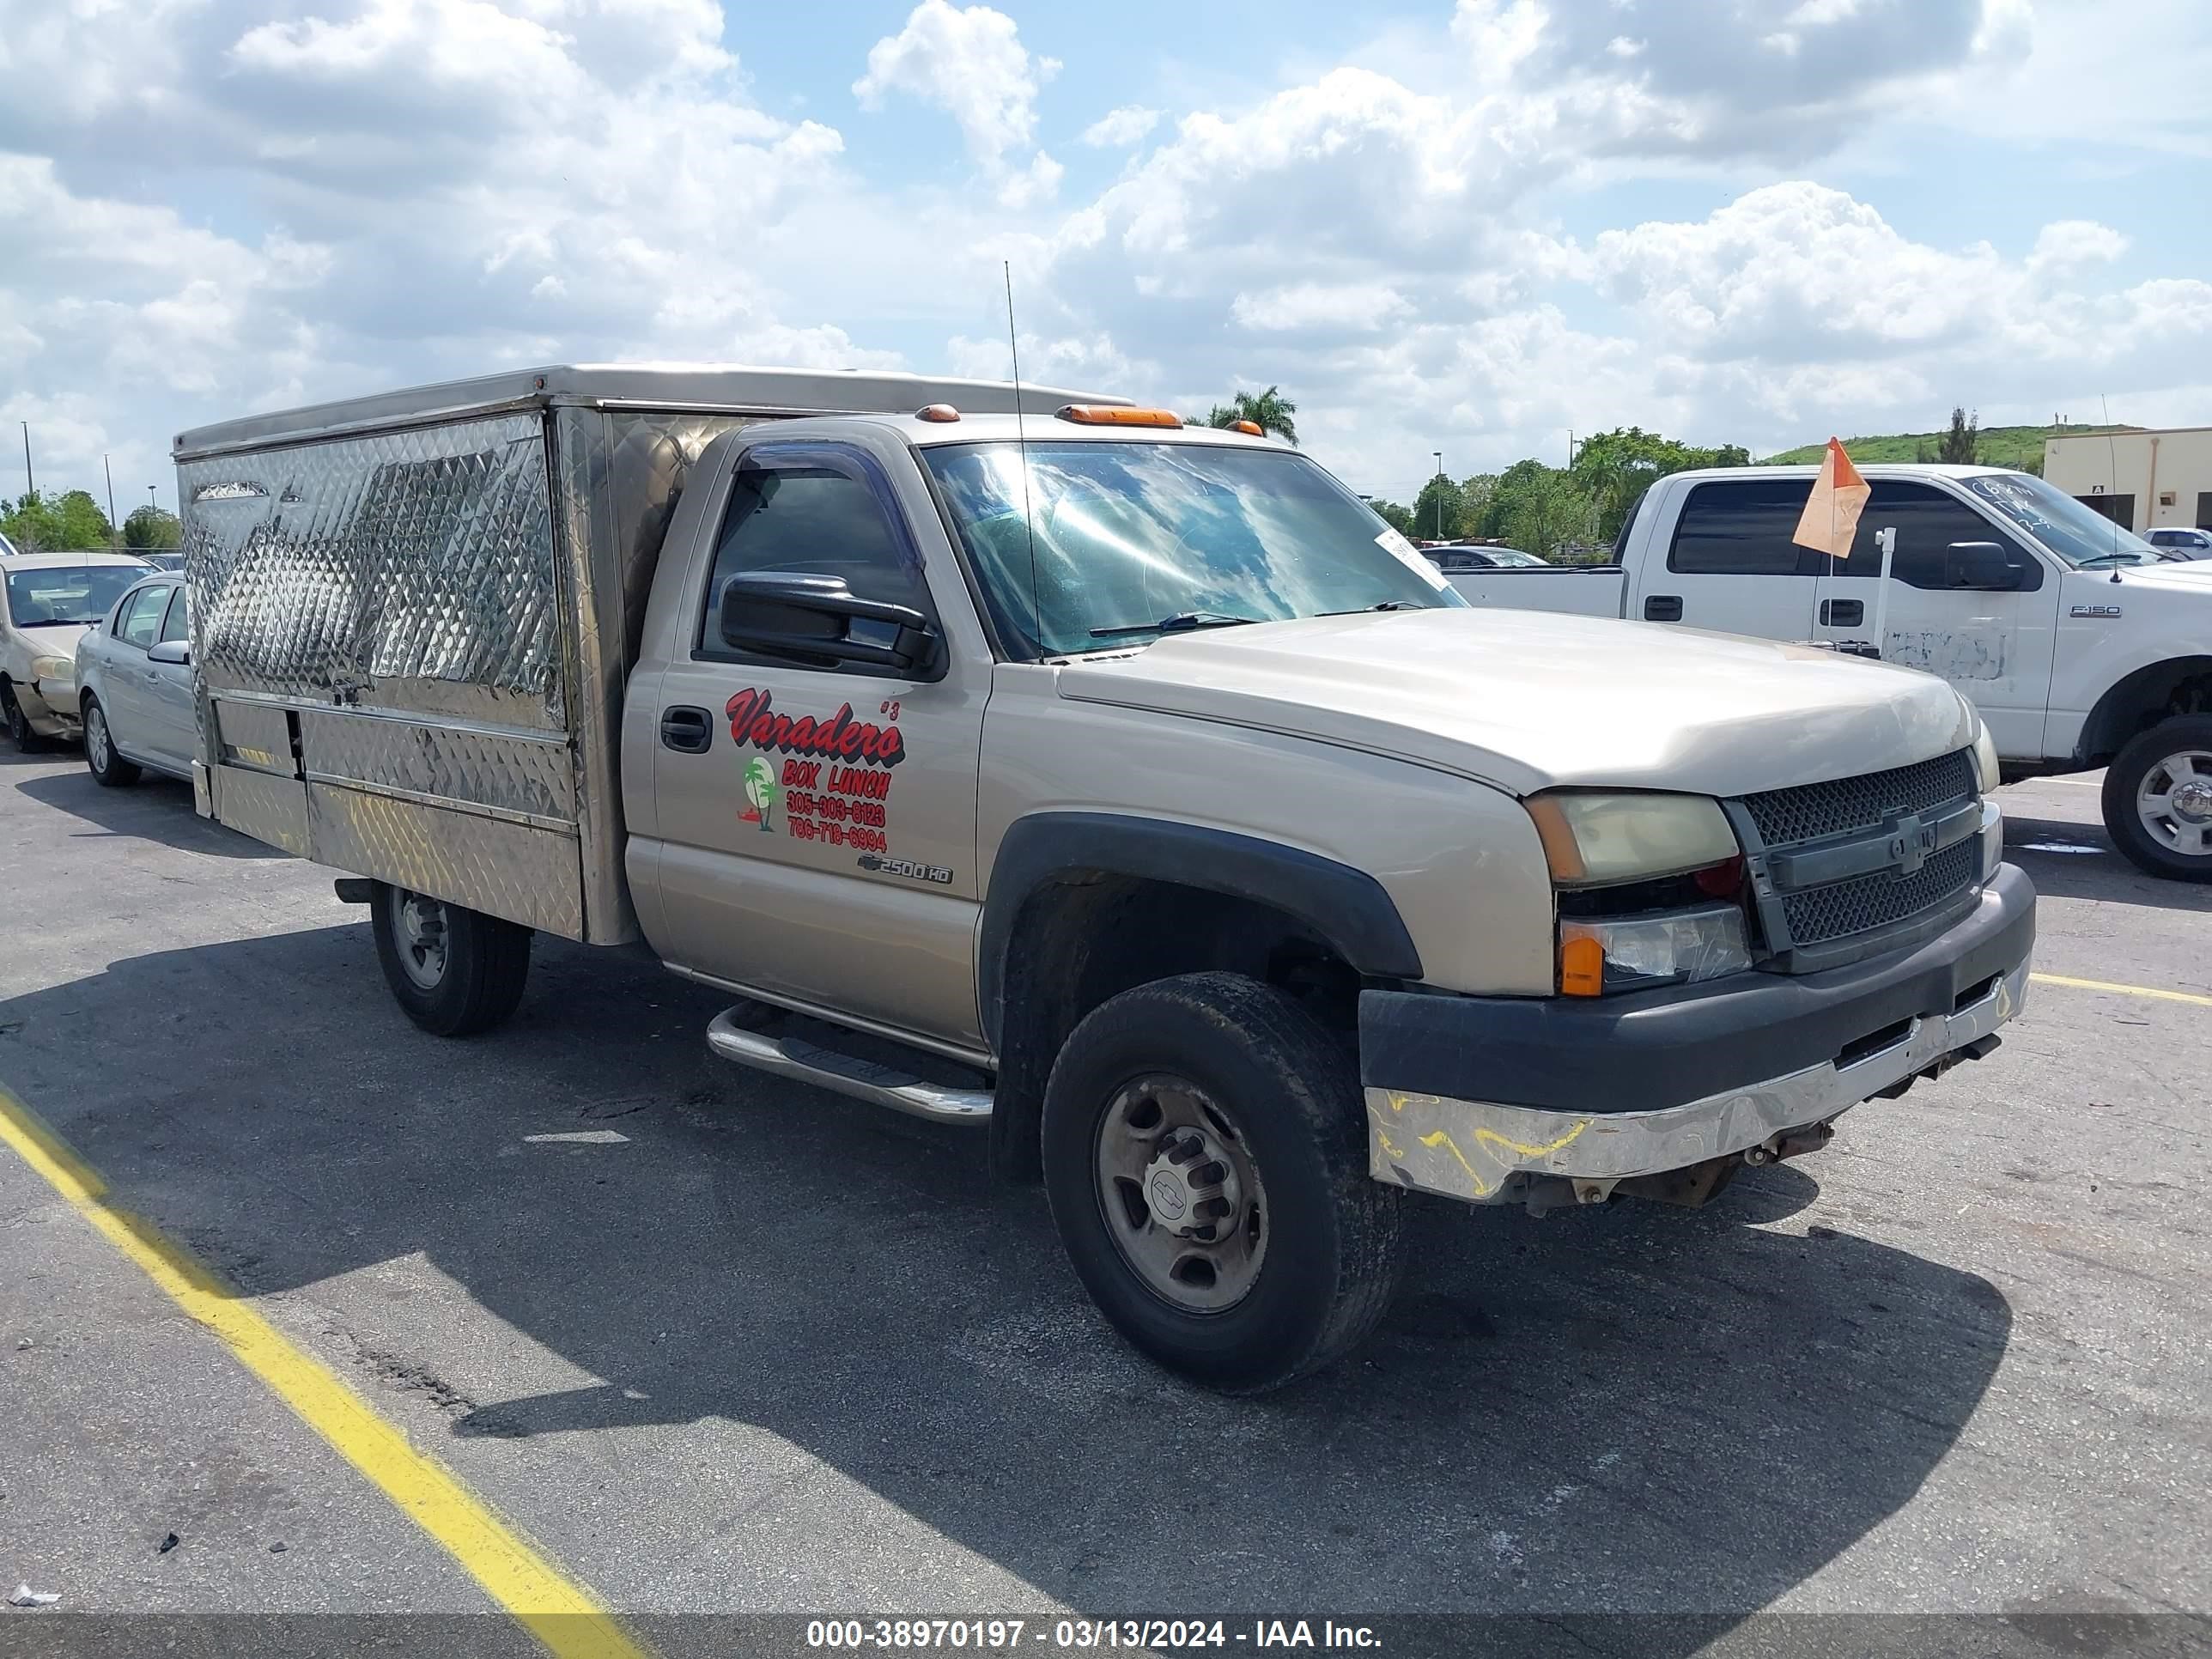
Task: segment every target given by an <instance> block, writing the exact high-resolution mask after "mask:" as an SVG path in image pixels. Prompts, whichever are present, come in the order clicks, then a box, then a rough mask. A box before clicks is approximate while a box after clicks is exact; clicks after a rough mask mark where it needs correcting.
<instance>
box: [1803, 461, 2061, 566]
mask: <svg viewBox="0 0 2212 1659" xmlns="http://www.w3.org/2000/svg"><path fill="white" fill-rule="evenodd" d="M1885 525H1887V526H1893V527H1894V528H1895V529H1896V531H1897V551H1896V553H1895V555H1894V556H1893V558H1892V560H1891V562H1890V574H1891V575H1892V576H1893V577H1894V578H1895V579H1896V580H1899V581H1901V582H1903V583H1904V584H1905V586H1908V587H1919V588H1926V589H1928V590H1929V591H1931V592H1941V591H1942V590H1943V589H1946V588H1948V587H1949V586H1950V585H1951V584H1950V581H1949V580H1948V574H1947V561H1946V558H1945V554H1946V552H1947V550H1948V549H1949V547H1950V545H1951V544H1952V543H1954V542H1995V543H1996V544H1997V545H1998V546H2000V547H2002V548H2003V549H2004V550H2005V551H2006V552H2007V553H2008V554H2010V555H2012V556H2015V557H2016V558H2019V559H2021V560H2022V561H2024V562H2026V564H2027V568H2028V570H2029V572H2030V573H2031V582H2032V584H2033V585H2034V586H2041V584H2040V582H2039V581H2035V580H2034V575H2035V574H2036V573H2038V572H2039V571H2040V568H2041V567H2040V566H2039V565H2038V564H2036V562H2034V561H2033V560H2032V559H2029V558H2028V557H2027V554H2026V553H2025V552H2023V551H2022V550H2021V547H2020V544H2019V543H2017V542H2015V540H2014V539H2013V538H2011V537H2009V536H2008V535H2006V534H2005V533H2004V532H2002V530H1999V529H1998V528H1997V527H1996V526H1995V525H1993V524H1991V523H1990V521H1989V520H1987V519H1985V518H1984V517H1983V516H1982V515H1981V514H1980V513H1977V512H1975V511H1974V509H1973V508H1972V507H1968V506H1967V505H1966V502H1964V501H1960V500H1959V499H1958V497H1957V496H1955V495H1946V494H1945V493H1944V492H1943V491H1942V490H1940V489H1936V488H1935V487H1934V486H1933V485H1932V484H1922V483H1902V482H1899V481H1897V480H1893V479H1877V480H1875V481H1873V493H1872V494H1871V495H1869V496H1868V497H1867V504H1866V511H1865V512H1864V513H1862V514H1860V516H1859V533H1858V534H1857V537H1855V538H1853V539H1852V542H1851V556H1850V558H1849V559H1848V560H1847V561H1845V562H1843V563H1842V564H1839V565H1837V566H1835V567H1834V568H1832V570H1831V571H1830V573H1829V574H1832V575H1838V576H1865V577H1868V578H1872V577H1874V576H1876V575H1878V574H1881V546H1880V545H1879V544H1877V543H1876V542H1875V534H1876V532H1879V531H1880V530H1881V528H1882V526H1885ZM1819 557H1820V555H1819V554H1817V553H1816V554H1814V558H1816V559H1817V558H1819Z"/></svg>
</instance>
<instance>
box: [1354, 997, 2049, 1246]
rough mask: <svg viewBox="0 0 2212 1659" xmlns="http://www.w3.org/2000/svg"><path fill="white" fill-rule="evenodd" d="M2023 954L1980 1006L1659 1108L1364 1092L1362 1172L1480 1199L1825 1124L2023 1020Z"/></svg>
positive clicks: (1714, 1152)
mask: <svg viewBox="0 0 2212 1659" xmlns="http://www.w3.org/2000/svg"><path fill="white" fill-rule="evenodd" d="M2027 975H2028V963H2027V959H2026V958H2025V957H2023V958H2022V959H2021V961H2020V963H2018V964H2017V965H2016V966H2015V967H2013V968H2011V969H2008V971H2006V972H2005V973H2003V974H2002V975H2000V976H1999V977H1998V978H1997V979H1996V982H1995V983H1994V984H1993V985H1992V986H1991V987H1990V990H1989V992H1988V993H1987V994H1985V995H1984V996H1983V997H1982V998H1981V999H1980V1000H1978V1001H1976V1002H1973V1003H1971V1004H1969V1005H1967V1006H1965V1007H1962V1008H1960V1009H1957V1010H1956V1011H1954V1012H1951V1013H1948V1014H1939V1015H1929V1016H1925V1017H1921V1018H1914V1019H1912V1020H1911V1022H1910V1023H1909V1024H1908V1027H1907V1029H1906V1030H1904V1031H1903V1032H1901V1033H1900V1034H1899V1036H1897V1038H1896V1040H1895V1041H1894V1042H1892V1043H1891V1044H1889V1045H1888V1046H1887V1047H1885V1048H1880V1049H1877V1050H1875V1052H1873V1053H1871V1054H1864V1055H1860V1056H1857V1057H1856V1058H1854V1059H1853V1060H1850V1062H1849V1063H1848V1064H1844V1065H1838V1064H1837V1063H1835V1062H1834V1061H1832V1060H1830V1061H1824V1062H1822V1063H1820V1064H1819V1065H1816V1066H1808V1067H1806V1068H1804V1069H1803V1070H1802V1071H1796V1072H1792V1073H1789V1074H1787V1075H1785V1076H1782V1077H1777V1078H1771V1079H1766V1080H1765V1081H1763V1082H1759V1083H1754V1084H1751V1085H1747V1086H1746V1087H1742V1088H1737V1089H1731V1090H1729V1091H1725V1092H1723V1093H1719V1094H1715V1095H1710V1096H1707V1097H1705V1098H1703V1099H1699V1100H1692V1101H1690V1102H1687V1103H1685V1104H1683V1105H1680V1106H1671V1107H1667V1108H1664V1109H1660V1110H1656V1111H1635V1112H1603V1111H1590V1112H1565V1111H1547V1110H1540V1109H1534V1108H1531V1107H1527V1106H1503V1105H1497V1104H1493V1103H1490V1102H1487V1101H1480V1100H1459V1099H1454V1098H1452V1097H1448V1096H1443V1095H1431V1094H1412V1093H1407V1092H1405V1091H1400V1090H1394V1089H1383V1088H1374V1087H1370V1088H1369V1089H1368V1090H1367V1091H1366V1097H1367V1122H1368V1168H1369V1171H1370V1174H1372V1175H1373V1176H1374V1177H1375V1179H1376V1180H1377V1181H1382V1182H1389V1183H1390V1184H1391V1185H1393V1186H1399V1187H1410V1188H1415V1189H1417V1190H1419V1191H1422V1192H1430V1193H1440V1194H1444V1195H1445V1196H1447V1197H1450V1198H1458V1199H1465V1200H1468V1201H1470V1202H1474V1203H1485V1202H1491V1201H1495V1200H1500V1199H1508V1198H1510V1197H1512V1196H1514V1195H1515V1194H1514V1193H1513V1192H1512V1191H1511V1190H1510V1188H1511V1187H1513V1186H1514V1185H1515V1184H1516V1183H1514V1182H1513V1181H1512V1177H1514V1176H1520V1175H1526V1176H1559V1177H1563V1178H1565V1179H1566V1180H1568V1181H1571V1182H1577V1183H1578V1184H1584V1183H1597V1184H1598V1187H1599V1188H1600V1190H1598V1191H1596V1192H1594V1193H1591V1192H1584V1193H1581V1194H1578V1195H1581V1196H1583V1197H1585V1198H1589V1197H1602V1196H1603V1195H1604V1194H1605V1193H1606V1192H1607V1191H1610V1189H1611V1187H1612V1185H1613V1182H1619V1181H1624V1180H1628V1179H1630V1178H1632V1177H1634V1176H1648V1175H1662V1174H1665V1173H1667V1172H1668V1171H1670V1170H1682V1169H1686V1168H1688V1167H1689V1166H1690V1165H1692V1164H1701V1163H1704V1162H1705V1160H1706V1159H1708V1158H1723V1157H1726V1156H1728V1155H1729V1154H1731V1153H1735V1152H1744V1151H1746V1150H1747V1149H1749V1148H1751V1147H1753V1146H1762V1145H1764V1144H1765V1143H1767V1142H1769V1141H1771V1140H1773V1139H1775V1138H1776V1137H1777V1136H1778V1135H1782V1134H1785V1133H1789V1132H1790V1131H1791V1130H1794V1129H1803V1128H1808V1127H1811V1126H1812V1125H1814V1124H1816V1123H1825V1122H1827V1121H1829V1120H1831V1119H1832V1118H1834V1117H1836V1116H1837V1115H1838V1114H1840V1113H1843V1112H1845V1111H1848V1110H1849V1109H1850V1108H1851V1107H1853V1106H1856V1105H1857V1104H1858V1103H1860V1102H1861V1101H1863V1100H1866V1099H1869V1098H1870V1097H1873V1096H1875V1095H1877V1094H1880V1093H1881V1091H1883V1090H1885V1089H1887V1088H1889V1087H1891V1086H1892V1085H1895V1084H1898V1083H1901V1082H1904V1081H1905V1079H1908V1078H1911V1077H1913V1076H1914V1075H1916V1074H1917V1073H1920V1072H1923V1071H1925V1070H1926V1069H1927V1068H1928V1067H1929V1066H1932V1065H1934V1064H1936V1062H1937V1061H1939V1060H1942V1059H1943V1058H1944V1057H1945V1056H1946V1055H1948V1054H1954V1053H1955V1052H1956V1051H1957V1050H1959V1049H1960V1048H1965V1047H1966V1046H1967V1045H1968V1044H1969V1043H1972V1042H1976V1041H1978V1039H1980V1038H1982V1037H1984V1036H1989V1035H1990V1033H1991V1032H1993V1031H1995V1030H1996V1029H1997V1027H1998V1026H2000V1025H2002V1024H2004V1023H2005V1022H2006V1021H2007V1020H2008V1019H2010V1018H2013V1017H2014V1016H2015V1014H2017V1013H2019V1012H2020V1010H2021V1006H2022V1004H2023V1002H2024V1001H2025V1000H2026V997H2027Z"/></svg>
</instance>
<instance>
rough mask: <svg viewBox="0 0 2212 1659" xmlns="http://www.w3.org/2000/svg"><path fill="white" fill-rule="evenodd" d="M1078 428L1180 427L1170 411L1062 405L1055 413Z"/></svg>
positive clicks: (1091, 405) (1104, 405)
mask: <svg viewBox="0 0 2212 1659" xmlns="http://www.w3.org/2000/svg"><path fill="white" fill-rule="evenodd" d="M1056 412H1057V413H1058V415H1059V416H1060V419H1061V420H1063V421H1073V422H1074V423H1075V424H1076V425H1078V426H1181V425H1182V416H1180V415H1178V414H1176V412H1175V411H1174V410H1171V409H1122V408H1120V407H1118V406H1117V405H1115V404H1061V405H1060V408H1059V410H1057V411H1056Z"/></svg>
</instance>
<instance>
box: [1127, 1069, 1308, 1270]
mask: <svg viewBox="0 0 2212 1659" xmlns="http://www.w3.org/2000/svg"><path fill="white" fill-rule="evenodd" d="M1092 1166H1093V1170H1094V1171H1095V1180H1096V1185H1097V1194H1098V1206H1099V1210H1100V1212H1101V1214H1102V1215H1103V1218H1104V1220H1105V1223H1106V1231H1107V1233H1108V1235H1109V1237H1111V1238H1112V1239H1113V1241H1114V1248H1115V1249H1116V1250H1117V1251H1119V1252H1120V1254H1121V1259H1122V1261H1124V1262H1126V1263H1127V1265H1128V1267H1129V1268H1130V1270H1131V1271H1132V1272H1133V1273H1135V1274H1136V1276H1137V1278H1138V1279H1139V1281H1141V1282H1142V1283H1143V1285H1144V1286H1145V1288H1146V1290H1148V1291H1151V1292H1152V1294H1153V1295H1154V1296H1157V1297H1159V1298H1160V1299H1161V1300H1162V1301H1164V1302H1165V1303H1167V1304H1169V1305H1170V1307H1173V1308H1176V1309H1177V1310H1180V1311H1182V1312H1184V1313H1194V1314H1218V1313H1225V1312H1226V1311H1228V1310H1230V1309H1231V1308H1233V1307H1235V1306H1236V1305H1237V1304H1238V1303H1240V1302H1242V1301H1243V1299H1244V1298H1245V1297H1247V1296H1249V1294H1251V1291H1252V1287H1253V1285H1255V1283H1257V1282H1258V1279H1259V1276H1260V1268H1261V1264H1262V1262H1264V1261H1265V1260H1266V1259H1267V1235H1268V1232H1269V1231H1270V1218H1269V1217H1268V1215H1267V1207H1266V1202H1265V1196H1264V1194H1263V1193H1262V1190H1261V1183H1260V1171H1259V1169H1258V1167H1257V1166H1256V1165H1255V1164H1254V1163H1253V1161H1252V1154H1251V1151H1250V1149H1249V1146H1247V1145H1246V1143H1245V1139H1244V1137H1243V1133H1242V1132H1241V1131H1240V1130H1239V1129H1238V1128H1237V1125H1236V1123H1235V1122H1234V1121H1232V1120H1231V1118H1230V1117H1229V1115H1227V1114H1226V1113H1225V1112H1224V1111H1223V1110H1222V1109H1221V1108H1220V1106H1219V1105H1218V1103H1216V1102H1215V1101H1214V1100H1213V1099H1212V1097H1209V1096H1208V1095H1207V1094H1206V1091H1204V1090H1202V1089H1200V1087H1199V1086H1198V1085H1196V1084H1194V1083H1192V1082H1191V1081H1190V1080H1189V1079H1187V1078H1180V1077H1175V1076H1170V1075H1168V1074H1165V1073H1155V1074H1153V1075H1151V1076H1146V1077H1140V1078H1138V1079H1134V1080H1133V1081H1132V1082H1129V1083H1127V1084H1125V1085H1122V1087H1121V1089H1120V1090H1119V1091H1116V1093H1115V1096H1114V1097H1113V1098H1112V1099H1111V1100H1109V1102H1108V1103H1107V1104H1106V1109H1105V1111H1104V1112H1103V1114H1101V1115H1100V1117H1099V1121H1098V1136H1097V1146H1096V1147H1095V1149H1094V1154H1093V1158H1092Z"/></svg>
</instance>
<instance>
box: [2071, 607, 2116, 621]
mask: <svg viewBox="0 0 2212 1659" xmlns="http://www.w3.org/2000/svg"><path fill="white" fill-rule="evenodd" d="M2066 614H2067V615H2068V616H2069V617H2089V618H2091V619H2092V620H2093V621H2097V622H2112V621H2116V620H2118V617H2119V614H2120V607H2119V606H2118V605H2075V607H2074V608H2073V609H2072V610H2071V611H2068V612H2067V613H2066Z"/></svg>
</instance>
